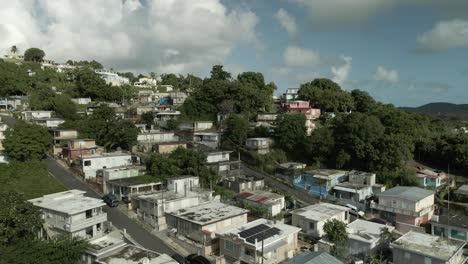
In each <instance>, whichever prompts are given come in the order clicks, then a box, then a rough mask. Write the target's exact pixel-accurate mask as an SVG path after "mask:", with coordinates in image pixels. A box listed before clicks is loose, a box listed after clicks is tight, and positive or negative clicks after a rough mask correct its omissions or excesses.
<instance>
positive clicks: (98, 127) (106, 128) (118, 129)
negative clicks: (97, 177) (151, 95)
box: [62, 105, 140, 150]
mask: <svg viewBox="0 0 468 264" xmlns="http://www.w3.org/2000/svg"><path fill="white" fill-rule="evenodd" d="M62 127H63V128H72V129H76V130H78V132H79V133H80V135H81V136H82V137H84V138H92V139H95V140H96V144H98V145H99V146H104V147H105V148H106V149H109V150H110V149H117V148H121V149H124V150H130V149H131V147H132V146H134V145H135V144H136V143H137V136H138V133H139V132H140V130H139V129H138V128H137V127H136V126H135V125H134V124H133V122H132V121H130V120H124V119H120V118H117V117H116V115H115V111H114V109H112V108H110V107H108V106H105V105H101V106H100V107H98V108H97V109H96V110H95V111H94V112H93V114H92V115H90V116H87V117H86V118H84V119H78V120H74V121H72V120H69V121H67V122H66V123H65V124H63V125H62Z"/></svg>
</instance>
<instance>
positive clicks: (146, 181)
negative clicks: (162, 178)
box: [97, 165, 161, 198]
mask: <svg viewBox="0 0 468 264" xmlns="http://www.w3.org/2000/svg"><path fill="white" fill-rule="evenodd" d="M145 174H146V168H145V167H144V166H139V165H133V166H124V167H114V168H106V169H102V170H98V172H97V179H98V182H99V180H100V179H101V181H102V187H103V193H105V194H108V193H112V194H115V195H116V196H118V197H119V198H122V197H130V196H133V195H136V194H142V193H146V192H152V191H158V190H160V189H161V182H155V178H154V177H152V176H147V175H145Z"/></svg>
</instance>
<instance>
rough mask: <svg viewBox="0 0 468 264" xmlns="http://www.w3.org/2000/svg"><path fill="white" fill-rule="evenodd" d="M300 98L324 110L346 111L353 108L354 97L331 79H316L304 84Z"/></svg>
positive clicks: (300, 90) (300, 91)
mask: <svg viewBox="0 0 468 264" xmlns="http://www.w3.org/2000/svg"><path fill="white" fill-rule="evenodd" d="M299 99H301V100H307V101H309V102H310V103H311V105H312V106H313V107H317V108H320V109H321V110H322V112H345V111H349V110H352V109H353V98H352V97H351V95H350V94H349V93H348V92H346V91H343V90H341V87H340V86H339V85H338V84H337V83H335V82H333V81H331V80H329V79H315V80H313V81H312V82H309V83H305V84H302V85H301V87H300V89H299Z"/></svg>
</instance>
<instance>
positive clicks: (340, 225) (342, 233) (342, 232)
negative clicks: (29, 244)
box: [323, 219, 348, 255]
mask: <svg viewBox="0 0 468 264" xmlns="http://www.w3.org/2000/svg"><path fill="white" fill-rule="evenodd" d="M323 231H325V233H326V234H327V237H328V239H329V240H330V242H332V243H333V244H334V246H333V248H332V253H333V254H336V255H339V254H341V253H343V252H342V251H343V249H344V245H345V243H346V241H347V240H348V233H347V232H346V224H345V223H344V222H342V221H340V220H338V219H333V220H331V221H327V222H326V223H325V224H324V225H323Z"/></svg>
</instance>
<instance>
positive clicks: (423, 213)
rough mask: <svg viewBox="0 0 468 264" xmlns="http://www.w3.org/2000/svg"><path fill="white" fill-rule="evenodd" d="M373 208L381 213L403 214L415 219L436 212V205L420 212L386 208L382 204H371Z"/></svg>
mask: <svg viewBox="0 0 468 264" xmlns="http://www.w3.org/2000/svg"><path fill="white" fill-rule="evenodd" d="M371 208H372V209H377V210H380V211H386V212H391V213H395V214H403V215H409V216H414V217H421V216H423V215H425V214H427V213H429V212H430V211H432V210H434V205H431V206H429V207H426V208H424V209H422V210H421V211H419V212H416V211H413V210H406V209H400V208H394V207H390V206H385V205H382V204H377V203H371Z"/></svg>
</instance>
